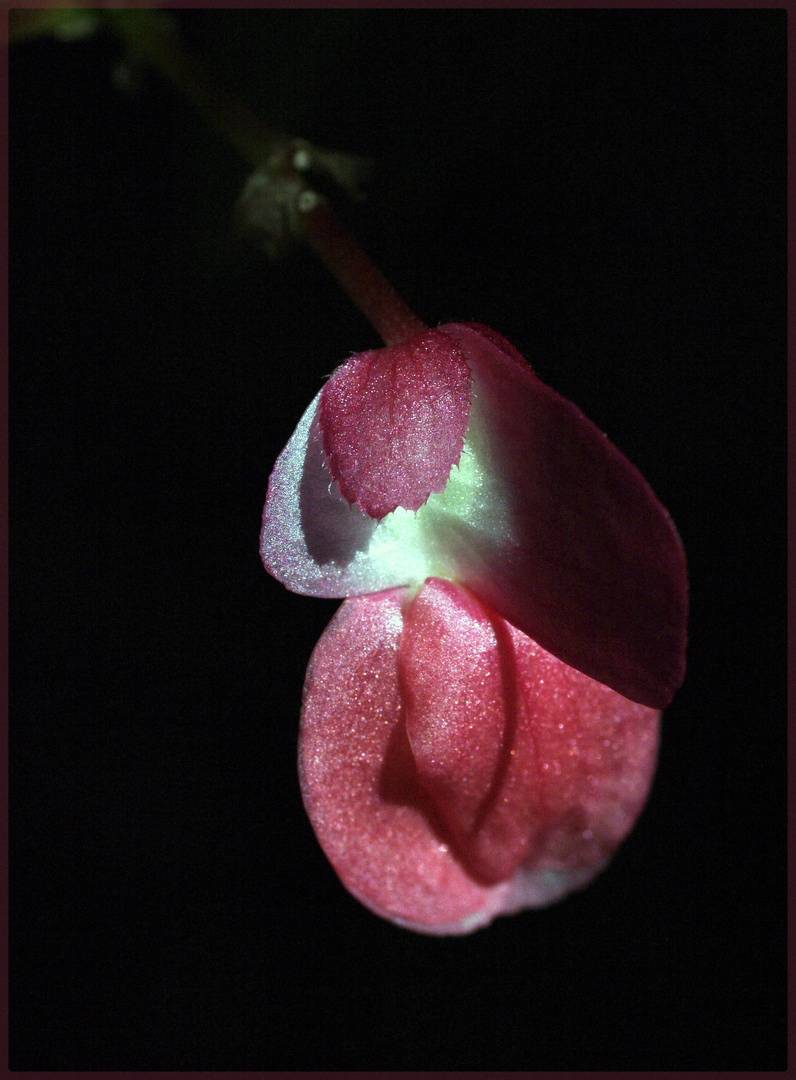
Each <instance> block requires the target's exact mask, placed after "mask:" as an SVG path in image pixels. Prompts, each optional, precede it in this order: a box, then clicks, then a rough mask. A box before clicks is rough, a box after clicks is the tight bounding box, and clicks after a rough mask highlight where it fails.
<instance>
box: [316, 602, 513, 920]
mask: <svg viewBox="0 0 796 1080" xmlns="http://www.w3.org/2000/svg"><path fill="white" fill-rule="evenodd" d="M402 623H403V617H402V612H401V594H400V593H399V592H392V593H386V594H381V595H379V596H368V597H362V598H359V599H355V600H348V601H346V602H345V603H344V604H343V605H342V607H341V608H340V610H339V611H338V613H337V615H336V616H335V617H334V619H333V620H332V622H331V623H330V624H329V626H328V627H327V629H326V631H325V632H324V634H323V636H322V637H321V639H320V641H319V642H318V644H317V646H316V648H315V651H314V653H313V655H312V659H311V661H310V665H309V669H308V671H307V680H306V684H305V688H304V704H303V709H302V716H301V730H300V736H299V776H300V780H301V791H302V795H303V798H304V804H305V806H306V809H307V813H308V815H309V817H310V821H311V822H312V826H313V828H314V830H315V833H316V836H317V837H318V840H319V842H320V844H321V847H322V848H323V850H324V852H325V853H326V855H327V857H328V859H329V861H330V862H331V863H332V866H333V867H334V869H335V870H336V871H337V874H338V875H339V877H340V879H341V880H342V882H343V884H344V885H345V886H346V888H347V889H348V890H349V891H350V892H351V893H352V894H353V895H354V896H355V897H356V898H357V899H358V900H360V901H361V902H362V903H363V904H365V905H366V906H367V907H369V908H370V909H371V910H372V911H374V912H375V913H376V914H377V915H381V916H383V917H384V918H387V919H391V920H392V921H393V922H397V923H398V924H399V925H402V926H405V927H407V928H410V929H414V930H421V931H425V932H428V933H438V934H445V933H466V932H468V931H469V930H474V929H476V927H478V926H482V925H484V924H485V923H487V922H489V921H490V919H491V918H492V917H493V916H494V915H495V914H496V913H497V912H498V911H499V909H500V904H501V898H502V892H503V891H505V888H504V889H502V890H501V887H498V888H497V890H496V889H491V888H489V887H488V886H486V885H484V884H479V883H478V882H476V881H474V880H473V879H472V878H471V877H470V876H469V875H468V873H467V872H466V870H465V869H464V868H463V867H462V865H461V864H460V863H459V862H458V860H457V859H456V858H455V857H454V856H453V854H452V853H451V850H450V845H449V843H448V841H447V837H446V835H445V832H444V826H442V824H441V822H438V818H437V815H436V813H435V811H434V808H433V806H432V804H431V800H430V799H429V797H428V795H427V794H426V793H425V792H424V791H423V789H422V788H421V786H420V784H419V783H418V779H417V772H416V769H415V766H414V761H413V758H412V753H411V750H410V749H409V743H408V740H407V737H406V728H405V725H404V715H403V708H402V704H401V698H400V691H399V686H398V672H397V651H398V641H399V638H400V634H401V629H402Z"/></svg>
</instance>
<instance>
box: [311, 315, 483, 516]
mask: <svg viewBox="0 0 796 1080" xmlns="http://www.w3.org/2000/svg"><path fill="white" fill-rule="evenodd" d="M469 412H470V372H469V370H468V367H467V364H466V363H465V360H464V357H463V356H462V354H461V352H460V350H459V349H458V348H456V347H455V346H453V347H452V343H451V340H450V338H448V337H446V336H445V335H444V334H440V333H439V332H438V331H436V330H429V331H427V332H425V333H423V334H420V335H416V336H415V337H412V338H409V339H408V340H407V341H405V342H402V343H401V344H400V345H392V346H390V347H388V348H383V349H375V350H372V351H371V352H364V353H359V354H358V355H357V356H354V357H352V358H351V360H349V361H348V363H347V364H343V366H342V367H340V368H338V369H337V371H336V372H335V373H334V374H333V375H332V377H331V379H329V381H328V382H327V384H326V386H325V387H324V388H323V391H322V393H321V405H320V413H319V420H320V427H321V432H322V435H323V446H324V450H325V451H326V459H327V461H328V463H329V468H330V470H331V473H332V476H333V478H334V479H335V480H336V481H337V483H338V485H339V488H340V493H341V494H342V495H343V497H344V498H345V499H346V500H347V501H348V502H349V503H356V505H357V506H359V508H360V509H361V510H363V511H364V512H365V513H366V514H367V515H368V516H369V517H372V518H376V519H377V520H380V519H381V518H383V517H385V516H386V515H387V514H389V513H391V512H392V511H393V510H395V509H397V508H398V507H399V506H400V507H402V508H403V509H405V510H419V509H420V507H421V506H422V505H423V503H424V502H426V500H427V499H428V497H429V495H431V494H432V493H433V492H440V491H442V490H443V488H444V487H445V484H446V483H447V481H448V477H449V475H450V471H451V469H452V468H453V466H454V465H456V464H457V463H458V461H459V457H460V456H461V452H462V446H463V445H464V435H465V431H466V430H467V418H468V416H469Z"/></svg>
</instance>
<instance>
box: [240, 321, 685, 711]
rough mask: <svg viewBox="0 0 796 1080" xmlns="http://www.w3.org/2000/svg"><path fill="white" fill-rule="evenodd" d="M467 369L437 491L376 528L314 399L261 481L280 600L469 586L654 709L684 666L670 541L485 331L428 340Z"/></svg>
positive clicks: (445, 330)
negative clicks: (458, 432) (441, 344)
mask: <svg viewBox="0 0 796 1080" xmlns="http://www.w3.org/2000/svg"><path fill="white" fill-rule="evenodd" d="M436 333H437V334H439V335H445V336H447V337H448V338H449V339H450V341H451V349H452V350H458V351H459V352H461V354H463V355H464V357H465V359H466V362H467V365H468V367H469V369H470V372H471V380H472V389H473V393H472V400H471V405H470V419H469V424H468V428H467V434H466V438H465V444H464V448H463V450H462V454H461V458H460V460H459V464H458V465H455V466H454V467H453V469H452V470H451V474H450V478H449V480H448V483H447V485H446V486H445V489H444V491H442V492H441V493H436V494H432V495H430V496H429V498H428V499H427V501H426V502H425V503H424V504H423V505H422V506H421V507H420V509H419V510H418V511H417V513H413V512H412V511H410V510H404V509H402V508H398V509H397V510H395V511H394V512H393V513H390V514H387V515H386V516H385V517H384V518H382V519H381V520H380V521H379V522H378V523H377V522H375V521H374V520H373V519H372V518H371V517H369V516H368V515H366V514H364V513H363V512H362V511H361V510H360V509H359V508H358V507H356V506H349V504H348V502H347V501H346V499H344V498H343V496H342V495H341V494H340V490H339V486H338V484H337V482H336V481H335V479H334V477H333V475H332V473H331V471H330V468H329V464H328V461H327V458H326V454H325V451H324V447H323V438H322V434H321V431H320V425H319V421H318V406H319V399H320V395H319V398H316V400H315V402H313V404H312V405H311V406H310V408H309V409H308V410H307V412H306V413H305V415H304V417H303V418H302V421H301V423H300V424H299V426H298V428H297V429H296V432H295V433H294V435H293V437H292V438H291V440H290V442H289V443H288V445H287V447H286V448H285V450H284V451H283V453H282V454H281V455H280V458H279V460H278V461H277V463H276V466H275V467H274V472H273V474H272V476H271V481H270V483H269V489H268V497H267V500H266V506H265V510H264V515H263V530H262V536H261V552H262V557H263V561H264V563H265V565H266V567H267V569H268V570H269V571H270V572H271V573H273V574H274V576H275V577H277V578H278V579H279V580H280V581H282V582H283V583H284V584H285V585H286V586H287V587H288V588H291V589H293V590H295V591H297V592H303V593H309V594H312V595H316V596H352V595H359V594H363V593H372V592H379V591H380V590H383V589H388V588H392V587H395V586H399V585H414V586H419V585H420V584H421V583H422V582H423V581H424V580H425V579H426V578H428V577H440V578H449V579H451V580H455V581H458V582H459V583H460V584H463V585H467V586H468V587H469V588H470V589H471V590H472V591H473V592H474V593H476V594H477V595H478V596H479V597H480V598H481V599H483V600H484V601H486V602H487V603H488V604H489V605H490V607H492V608H493V609H495V610H496V611H497V612H498V613H499V614H500V615H501V616H503V617H504V618H506V619H508V621H509V622H511V623H513V624H514V625H515V626H517V627H518V628H519V629H520V630H522V631H523V632H524V633H525V634H527V635H528V636H530V637H532V638H533V639H534V640H536V641H538V642H539V644H540V645H542V646H543V647H544V648H545V649H546V650H548V651H549V652H551V653H553V654H554V655H555V656H557V657H559V658H560V659H562V660H563V661H565V662H566V663H567V664H568V665H570V666H572V667H575V668H577V669H578V670H580V671H582V672H584V673H585V674H587V675H589V676H590V677H591V678H593V679H596V680H597V681H599V682H601V683H604V684H606V685H608V686H610V687H611V688H612V689H614V690H616V691H617V692H619V693H620V694H622V695H623V696H625V697H627V698H630V699H632V700H634V701H638V702H641V703H643V704H645V705H648V706H651V707H653V708H663V707H665V705H667V704H668V702H669V701H670V700H671V697H672V695H673V693H674V691H675V690H676V689H677V687H678V686H679V685H680V683H681V681H682V678H683V674H684V669H685V641H686V615H687V579H686V567H685V558H684V555H683V550H682V546H681V544H680V541H679V538H678V536H677V533H676V531H675V529H674V526H673V525H672V522H671V520H670V519H669V516H668V514H667V513H666V511H665V510H664V509H663V507H662V506H661V505H660V503H659V502H658V501H657V499H656V498H655V496H654V494H653V492H652V491H651V489H650V487H649V485H648V484H647V483H646V481H645V480H644V479H643V477H642V476H641V474H640V473H639V472H638V470H637V469H635V467H634V466H633V465H631V464H630V462H628V461H627V459H626V458H625V457H624V456H623V455H622V454H621V453H620V452H619V451H618V450H617V449H616V448H615V447H614V446H613V445H612V444H611V443H610V442H609V441H608V439H607V438H606V437H605V435H604V434H603V433H602V432H600V430H599V429H598V428H597V427H596V426H595V425H594V424H592V423H591V421H589V420H588V419H587V418H586V417H585V416H584V415H583V414H582V413H581V412H580V410H579V409H578V408H577V407H576V406H575V405H573V404H572V403H571V402H569V401H567V400H566V399H564V398H562V397H561V396H560V395H558V394H556V393H555V391H553V390H551V389H550V388H549V387H547V386H545V385H544V384H543V383H542V382H540V380H539V379H537V378H536V377H535V376H534V375H533V373H532V372H531V370H530V368H529V367H528V366H527V364H524V362H523V361H522V358H521V357H520V355H519V353H518V352H517V350H516V349H514V348H513V346H511V345H509V344H508V342H505V341H504V339H503V338H501V337H500V335H498V334H495V333H494V331H488V330H486V328H479V327H475V326H469V325H464V324H448V325H447V326H444V327H442V328H440V330H439V331H437V332H436Z"/></svg>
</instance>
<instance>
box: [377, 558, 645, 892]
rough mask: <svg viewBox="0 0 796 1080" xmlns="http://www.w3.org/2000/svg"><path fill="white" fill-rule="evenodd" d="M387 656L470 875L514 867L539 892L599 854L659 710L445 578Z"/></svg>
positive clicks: (624, 810) (621, 815) (499, 874)
mask: <svg viewBox="0 0 796 1080" xmlns="http://www.w3.org/2000/svg"><path fill="white" fill-rule="evenodd" d="M398 665H399V673H400V678H401V686H402V688H403V696H404V700H405V702H406V726H407V733H408V736H409V742H410V745H411V748H412V753H413V755H414V758H415V762H416V764H417V770H418V775H419V777H420V781H421V783H422V785H423V787H424V788H425V789H426V790H427V791H428V792H429V794H430V795H431V797H432V799H433V801H434V805H435V806H436V808H437V810H438V811H439V813H440V815H441V817H442V818H443V819H444V821H445V824H446V825H447V826H448V828H449V829H450V831H451V834H452V835H453V837H454V841H455V845H456V850H457V852H458V854H459V856H460V858H462V860H463V861H464V862H465V864H466V865H467V866H468V867H469V868H470V869H471V871H472V872H473V874H475V875H476V876H477V877H479V878H480V879H481V880H485V881H491V882H497V881H502V880H505V879H507V878H510V877H511V876H512V875H513V874H514V872H515V871H516V870H518V869H519V868H520V866H521V867H522V872H521V873H520V874H519V876H518V882H519V883H520V884H521V885H522V884H523V883H524V885H525V886H526V887H527V886H528V885H530V886H531V888H532V889H538V880H539V879H538V875H539V873H541V872H544V871H550V870H556V871H561V870H565V871H569V870H576V869H579V868H585V867H596V868H601V867H602V866H603V865H604V864H605V863H606V862H607V860H608V859H609V858H610V856H611V854H612V853H613V851H614V850H615V849H616V847H617V846H618V845H619V843H621V841H622V840H623V839H624V837H625V836H626V835H627V833H628V832H629V831H630V829H631V828H632V826H633V824H634V822H635V820H636V818H637V816H638V814H639V813H640V811H641V808H642V806H643V804H644V801H645V799H646V796H647V793H648V791H649V787H650V783H651V781H652V776H653V772H654V768H655V759H656V754H657V733H658V720H659V713H658V712H657V711H655V710H653V709H649V708H647V707H646V706H643V705H638V704H636V703H634V702H631V701H628V700H626V699H625V698H622V697H621V696H620V695H619V694H617V693H615V692H614V691H613V690H610V689H609V688H608V687H607V686H603V685H602V684H600V683H597V682H595V681H594V680H593V679H589V678H588V677H587V676H585V675H583V674H582V673H581V672H579V671H575V670H574V668H571V667H568V666H567V665H566V664H563V663H562V662H561V661H560V660H558V659H556V657H554V656H552V655H551V654H550V653H548V652H546V651H545V650H544V649H542V648H541V647H540V646H539V645H538V644H537V643H536V642H535V641H532V640H531V639H530V638H528V637H526V636H525V635H524V634H521V633H520V632H519V631H518V630H516V629H515V628H514V627H511V626H509V625H508V624H507V623H506V622H505V621H504V620H503V619H501V618H500V617H499V616H496V615H495V614H494V613H492V612H490V611H489V610H488V609H486V608H485V607H484V606H483V605H482V604H480V603H479V602H478V601H477V600H475V598H474V597H472V596H471V595H469V594H468V593H467V592H466V590H464V589H462V588H459V587H458V586H456V585H454V584H453V583H452V582H449V581H441V580H436V579H431V580H429V581H428V582H426V584H425V585H424V587H423V588H422V590H421V591H420V593H419V594H418V595H417V597H416V598H415V599H414V601H413V602H412V603H411V605H410V606H409V608H408V610H407V613H406V617H405V622H404V633H403V635H402V637H401V642H400V649H399V661H398ZM531 871H533V872H534V873H535V874H536V875H537V876H536V877H535V878H529V876H528V875H529V872H531ZM525 902H529V901H528V898H527V894H526V899H525ZM530 902H533V901H530Z"/></svg>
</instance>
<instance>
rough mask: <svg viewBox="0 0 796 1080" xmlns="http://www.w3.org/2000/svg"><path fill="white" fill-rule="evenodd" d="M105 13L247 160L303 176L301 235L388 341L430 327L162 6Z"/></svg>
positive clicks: (282, 139)
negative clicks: (189, 46) (189, 47)
mask: <svg viewBox="0 0 796 1080" xmlns="http://www.w3.org/2000/svg"><path fill="white" fill-rule="evenodd" d="M103 14H104V16H105V17H106V18H107V19H108V21H109V24H110V25H111V26H112V27H113V28H114V29H115V31H116V32H117V33H118V34H119V35H120V36H121V37H122V38H123V39H124V40H125V41H126V42H127V44H128V45H129V47H130V48H131V50H132V51H133V52H134V53H136V54H137V55H139V56H142V57H143V58H144V59H146V60H147V61H148V62H149V63H150V64H152V66H153V67H155V68H156V69H157V70H158V71H159V72H160V73H161V74H162V75H164V76H165V77H166V78H167V79H169V80H170V81H171V82H172V83H173V84H174V85H175V86H176V87H177V89H178V90H179V91H180V92H181V93H182V94H183V95H184V96H185V97H186V98H187V99H188V100H189V101H191V102H192V103H193V105H195V106H196V108H197V109H198V110H199V111H200V112H201V113H202V115H203V116H205V117H206V119H207V120H208V121H209V122H210V123H211V124H212V125H213V126H214V127H215V128H216V129H217V130H218V131H220V132H221V133H222V134H223V135H224V136H225V137H226V139H227V140H228V141H229V142H230V143H231V144H232V146H233V147H234V148H235V150H237V152H238V153H239V154H240V155H241V157H243V158H244V159H245V160H246V161H247V162H248V163H249V164H250V165H252V166H254V167H255V168H256V169H260V170H263V171H265V172H269V171H270V172H274V171H275V170H278V172H279V175H280V177H283V178H285V179H288V178H292V179H293V180H295V181H298V183H297V187H296V190H297V192H298V194H297V201H296V206H297V210H298V213H297V214H296V220H297V222H298V225H299V229H300V231H301V234H302V236H303V238H304V239H305V240H306V241H307V242H308V243H309V244H310V246H311V247H312V249H313V250H314V251H315V252H316V254H317V255H318V256H319V257H320V258H321V259H322V260H323V262H324V264H325V265H326V267H327V268H328V269H329V270H330V271H331V273H332V274H333V275H334V277H335V278H336V280H337V281H338V282H339V284H340V285H342V287H343V289H345V291H346V293H347V294H348V296H349V297H350V298H351V300H353V302H354V303H355V304H356V305H357V307H358V308H359V309H360V310H361V311H362V313H363V314H364V315H365V317H366V318H367V319H368V320H369V322H370V323H371V324H372V325H373V327H374V328H375V329H376V331H377V332H378V333H379V334H380V335H381V337H382V338H383V340H384V343H385V344H386V345H394V344H397V343H398V342H400V341H403V340H404V339H405V338H407V337H409V336H411V335H412V334H416V333H418V332H421V331H423V330H425V329H426V326H425V324H424V323H422V322H421V321H420V319H418V318H417V316H416V315H415V314H414V313H413V312H412V311H411V310H410V309H409V308H408V307H407V305H406V304H405V303H404V302H403V300H402V299H401V298H400V297H399V296H398V294H397V293H396V292H395V290H394V289H393V287H392V286H391V285H390V283H389V282H388V281H387V279H386V278H385V277H384V275H383V274H382V273H381V272H380V271H379V269H378V268H377V267H376V266H375V265H374V264H373V263H372V262H371V260H370V259H369V258H368V256H367V255H366V254H365V253H364V251H362V249H361V248H360V247H359V245H358V244H357V243H356V241H355V240H354V238H353V237H352V236H351V235H350V233H348V232H347V230H346V229H345V228H344V226H343V225H342V224H341V222H340V221H339V219H338V218H337V216H336V215H335V214H334V212H333V211H332V210H331V208H330V207H329V205H328V203H327V202H326V200H325V199H322V198H319V197H318V196H317V195H316V194H315V193H314V192H313V191H312V190H311V189H310V188H309V187H308V186H307V184H306V183H305V181H304V179H303V177H302V176H301V174H300V172H299V171H298V170H297V169H296V167H295V164H294V160H293V159H294V155H293V154H292V153H291V152H290V151H291V147H292V143H293V140H291V139H289V138H287V137H286V136H284V135H281V134H280V133H278V132H275V131H272V130H271V129H270V128H269V127H268V126H267V125H265V124H263V123H262V121H261V120H260V119H259V118H258V117H257V116H256V115H255V114H254V113H253V112H251V110H249V109H248V108H247V107H246V106H245V105H244V104H243V103H242V102H240V101H238V100H237V99H236V98H234V97H232V96H230V95H229V94H227V93H225V92H224V91H222V90H219V89H218V87H217V86H216V85H215V83H214V81H213V79H212V77H211V76H210V74H209V73H208V72H207V71H206V69H205V68H204V67H203V65H202V64H200V63H199V62H198V61H197V60H196V59H195V58H194V57H192V56H190V55H189V54H188V53H187V52H186V51H185V50H184V49H183V47H182V46H181V44H180V42H179V40H178V39H177V36H176V34H175V33H174V32H173V31H172V29H171V26H170V24H169V23H168V22H167V20H166V19H165V18H164V17H163V15H162V13H161V12H159V11H152V10H146V9H143V10H142V9H140V8H139V9H136V10H130V9H118V8H117V9H109V10H106V11H104V12H103Z"/></svg>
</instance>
